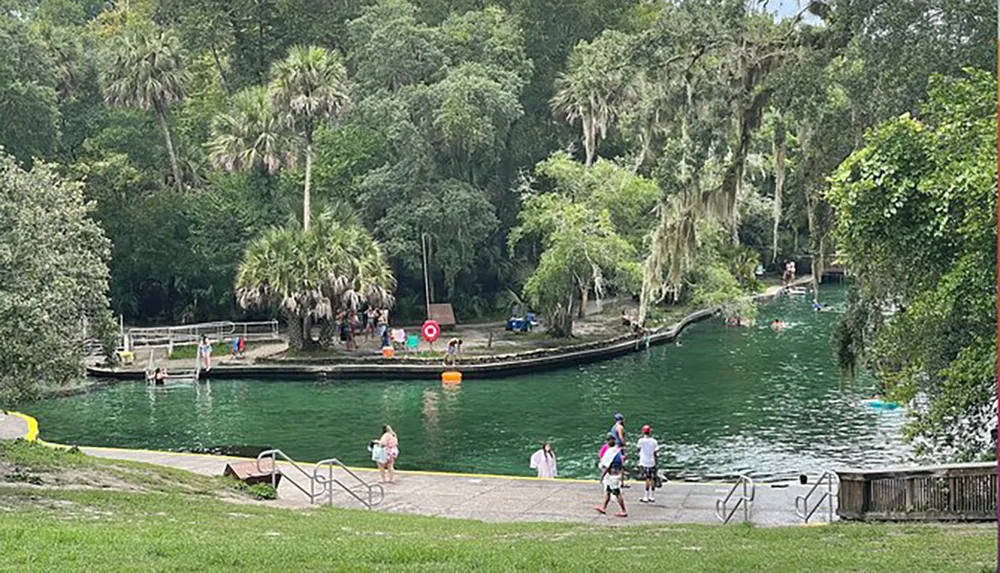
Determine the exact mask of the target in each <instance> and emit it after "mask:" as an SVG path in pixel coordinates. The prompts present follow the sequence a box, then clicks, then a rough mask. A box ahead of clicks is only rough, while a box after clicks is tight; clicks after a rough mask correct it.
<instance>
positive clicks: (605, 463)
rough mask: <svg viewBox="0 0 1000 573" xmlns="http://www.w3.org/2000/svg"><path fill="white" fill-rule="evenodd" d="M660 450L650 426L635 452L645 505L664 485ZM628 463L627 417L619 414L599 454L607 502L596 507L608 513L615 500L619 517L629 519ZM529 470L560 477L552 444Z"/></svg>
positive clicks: (536, 455) (535, 456)
mask: <svg viewBox="0 0 1000 573" xmlns="http://www.w3.org/2000/svg"><path fill="white" fill-rule="evenodd" d="M659 447H660V445H659V443H658V442H657V441H656V438H654V437H653V429H652V428H651V427H650V426H649V425H648V424H647V425H644V426H643V427H642V437H640V438H639V440H638V441H637V442H636V444H635V449H636V451H637V452H638V454H639V459H638V463H637V464H636V465H637V470H638V474H639V477H640V479H642V480H643V481H644V482H645V486H646V488H645V490H644V492H643V495H642V498H640V499H639V501H640V502H641V503H655V502H656V489H657V488H659V487H661V486H662V479H661V478H660V474H659V470H658V464H657V461H658V460H657V455H658V454H657V451H658V450H659ZM628 460H629V452H628V442H627V440H626V436H625V417H624V416H622V415H621V414H615V423H614V425H613V426H611V429H609V430H608V434H607V439H606V440H605V442H604V445H603V446H602V447H601V450H600V452H599V453H598V462H597V467H598V468H599V469H600V470H601V489H602V490H603V492H604V500H603V503H602V504H601V505H598V506H596V507H595V508H594V509H596V510H597V511H598V512H600V513H607V510H608V504H609V503H611V498H612V497H614V498H615V500H616V501H617V502H618V507H619V508H620V511H619V512H618V513H616V514H615V515H616V516H618V517H628V509H626V507H625V498H624V496H623V495H622V489H625V488H627V487H628V486H627V485H626V484H625V477H626V464H627V463H628ZM529 467H531V469H534V470H536V471H537V472H538V477H539V478H542V479H553V478H555V477H557V474H558V472H557V462H556V455H555V452H554V451H553V449H552V444H551V443H550V442H545V443H544V444H542V447H541V448H540V449H539V450H537V451H536V452H535V453H534V454H532V456H531V460H530V462H529Z"/></svg>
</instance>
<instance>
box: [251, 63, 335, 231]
mask: <svg viewBox="0 0 1000 573" xmlns="http://www.w3.org/2000/svg"><path fill="white" fill-rule="evenodd" d="M271 75H272V80H271V86H270V92H271V101H272V102H273V104H274V108H275V110H276V111H277V112H278V114H279V116H280V117H281V118H282V120H283V121H284V122H285V124H286V125H288V126H289V127H291V128H292V129H293V130H294V131H295V132H296V133H298V134H299V135H300V136H301V137H302V141H303V143H304V145H305V149H304V155H305V162H306V182H305V189H304V190H303V193H302V228H303V229H305V230H307V231H308V230H309V219H310V215H311V209H312V205H311V198H310V186H311V183H312V143H313V134H314V133H315V131H316V128H317V127H319V126H320V124H321V123H322V122H323V121H324V120H326V119H329V118H331V117H335V116H337V115H339V114H340V112H341V111H343V109H344V108H345V107H346V106H347V103H348V95H347V70H346V69H345V68H344V64H343V62H341V59H340V56H339V55H338V53H337V52H330V51H328V50H326V49H324V48H320V47H316V46H294V47H292V48H291V49H290V50H289V51H288V57H286V58H285V59H284V60H282V61H280V62H277V63H275V64H274V67H273V68H272V70H271Z"/></svg>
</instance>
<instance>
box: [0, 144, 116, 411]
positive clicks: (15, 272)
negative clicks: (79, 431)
mask: <svg viewBox="0 0 1000 573" xmlns="http://www.w3.org/2000/svg"><path fill="white" fill-rule="evenodd" d="M88 211H89V206H88V205H87V204H86V203H85V201H84V198H83V186H82V185H81V184H79V183H76V182H72V181H67V180H66V179H64V178H63V177H61V176H60V175H59V174H58V173H57V172H56V169H55V167H54V166H52V165H49V164H46V163H44V162H36V163H35V165H34V166H33V167H32V168H31V170H30V171H26V170H24V169H23V168H21V167H19V166H18V165H17V163H16V161H15V159H14V158H13V157H12V156H10V155H7V154H6V153H3V152H2V151H0V337H2V338H3V341H4V351H3V353H2V354H0V404H14V403H17V402H18V401H20V400H25V399H29V398H34V397H36V396H37V394H38V391H39V389H40V387H41V386H42V385H46V386H49V387H58V386H62V385H64V384H66V383H68V382H71V381H73V380H74V379H76V378H78V377H79V376H80V375H81V371H82V366H81V365H82V359H83V348H84V328H85V324H88V323H89V329H90V333H91V334H93V333H97V334H98V335H99V336H103V337H105V338H107V336H108V335H110V336H111V337H112V340H110V341H107V340H105V342H109V343H110V344H111V345H112V346H113V344H114V340H113V330H112V328H113V325H111V315H110V313H109V312H108V299H107V291H108V265H107V259H108V254H109V243H108V240H107V238H106V237H105V235H104V232H103V231H102V230H101V228H100V227H99V226H98V225H97V223H95V222H94V221H93V220H92V219H91V218H90V214H89V213H88ZM109 325H110V326H111V327H110V328H109Z"/></svg>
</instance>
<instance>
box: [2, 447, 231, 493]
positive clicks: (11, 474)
mask: <svg viewBox="0 0 1000 573" xmlns="http://www.w3.org/2000/svg"><path fill="white" fill-rule="evenodd" d="M4 482H8V483H11V482H13V483H18V482H20V483H30V484H34V485H47V486H55V487H59V486H67V485H73V486H80V485H82V486H87V487H95V488H118V489H121V488H129V489H135V490H141V491H148V492H156V493H173V494H184V495H192V496H217V495H224V496H235V495H236V493H235V492H236V491H237V490H236V487H235V484H236V483H237V482H234V481H232V480H230V479H226V478H222V477H221V476H220V477H208V476H202V475H198V474H193V473H191V472H186V471H183V470H178V469H174V468H168V467H164V466H154V465H150V464H143V463H138V462H132V461H126V460H109V459H104V458H95V457H92V456H88V455H85V454H83V453H81V452H80V451H79V450H78V449H76V448H55V447H47V446H43V445H41V444H38V443H29V442H25V441H24V440H15V441H9V442H0V484H2V483H4Z"/></svg>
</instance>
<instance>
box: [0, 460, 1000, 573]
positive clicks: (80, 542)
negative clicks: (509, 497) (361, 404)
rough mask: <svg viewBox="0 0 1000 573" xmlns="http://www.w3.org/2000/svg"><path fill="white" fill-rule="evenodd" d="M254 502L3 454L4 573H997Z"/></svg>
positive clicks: (812, 537)
mask: <svg viewBox="0 0 1000 573" xmlns="http://www.w3.org/2000/svg"><path fill="white" fill-rule="evenodd" d="M106 474H107V475H110V476H112V477H100V476H104V475H106ZM23 475H28V476H34V477H35V478H37V479H27V480H26V479H23V478H22V477H18V476H23ZM39 480H40V481H41V484H42V485H27V484H29V483H36V482H38V481H39ZM102 480H103V481H102ZM60 486H72V488H69V487H60ZM246 499H247V498H246V497H245V496H243V495H242V494H239V493H237V492H235V491H233V489H232V486H231V485H228V484H227V482H226V481H224V480H222V479H221V478H207V477H202V476H196V475H193V474H189V473H186V472H180V471H173V470H169V469H164V468H159V467H155V466H149V465H145V464H139V463H120V462H115V461H111V460H101V459H95V458H91V457H89V456H86V455H83V454H80V453H75V452H70V451H59V450H52V449H49V448H45V447H43V446H34V445H28V444H24V443H14V444H0V516H2V519H0V571H18V572H26V571H88V572H89V571H101V572H103V571H234V570H248V571H251V570H252V571H289V572H290V571H298V570H316V571H379V570H392V571H433V572H441V571H463V572H464V571H470V570H472V571H574V572H576V571H607V570H609V569H615V570H624V571H630V572H631V571H795V572H799V571H810V572H811V571H906V572H912V571H990V570H992V571H995V570H996V568H995V561H994V559H995V549H996V545H995V540H996V530H995V528H994V527H993V526H985V525H953V526H933V525H932V526H899V525H865V524H844V525H835V526H829V527H819V528H811V527H810V528H799V527H796V528H754V527H747V526H742V525H738V526H725V527H723V526H697V525H683V524H669V525H666V524H665V525H658V526H631V527H610V526H588V525H566V524H544V523H543V524H523V523H522V524H486V523H480V522H474V521H465V520H452V519H445V518H432V517H419V516H412V515H400V514H393V513H388V512H384V511H376V512H366V511H361V510H345V509H336V508H327V507H323V508H317V509H314V510H310V511H293V510H284V509H276V508H271V507H265V506H262V505H260V504H248V503H245V501H246ZM234 502H237V503H234Z"/></svg>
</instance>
